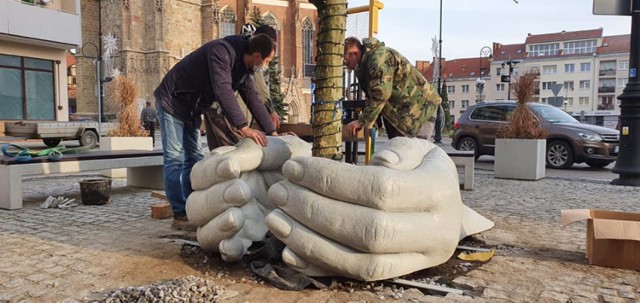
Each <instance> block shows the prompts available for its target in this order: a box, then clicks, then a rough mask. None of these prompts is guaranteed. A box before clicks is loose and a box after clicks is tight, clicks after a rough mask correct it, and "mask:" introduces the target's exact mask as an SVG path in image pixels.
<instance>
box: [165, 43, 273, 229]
mask: <svg viewBox="0 0 640 303" xmlns="http://www.w3.org/2000/svg"><path fill="white" fill-rule="evenodd" d="M274 51H275V46H274V44H273V42H272V41H271V39H270V38H269V37H268V36H266V35H256V36H254V37H252V38H251V39H245V38H243V37H241V36H229V37H225V38H223V39H218V40H213V41H211V42H208V43H206V44H204V45H203V46H201V47H200V48H198V49H197V50H195V51H194V52H192V53H191V54H189V55H187V56H186V57H185V58H184V59H182V60H181V61H180V62H178V63H177V64H176V65H175V66H174V67H173V68H172V69H171V70H170V71H169V72H168V73H167V75H165V77H164V79H163V80H162V82H161V83H160V85H159V86H158V88H156V90H155V92H154V95H155V98H156V108H157V111H158V118H159V120H160V131H161V134H162V146H163V147H162V148H163V152H164V172H163V181H164V188H165V191H166V194H167V199H168V200H169V202H170V203H171V206H172V208H173V216H174V217H173V218H174V220H173V223H172V226H173V227H174V228H178V229H192V228H193V226H192V225H191V224H189V221H188V218H187V216H186V212H185V203H186V199H187V197H188V196H189V194H190V193H191V191H192V189H191V181H190V174H191V168H192V167H193V165H194V164H195V163H196V162H198V161H200V160H201V159H202V158H203V157H204V156H203V152H202V146H201V144H200V132H199V129H198V128H199V126H200V123H201V115H202V113H203V112H204V111H205V110H206V109H208V108H210V107H211V106H212V104H213V102H214V100H215V101H216V104H217V106H219V107H220V109H221V110H222V111H223V112H224V115H225V117H226V118H227V120H228V121H229V123H231V124H232V125H233V126H234V127H235V128H237V129H239V130H240V132H241V134H242V136H243V137H245V138H251V139H253V140H254V141H255V142H256V143H258V144H260V145H262V146H266V144H267V138H266V137H265V133H267V134H270V135H277V133H276V129H275V127H274V125H273V122H272V121H271V118H270V116H269V113H268V112H267V110H266V108H265V106H264V104H263V103H262V101H261V100H260V98H259V96H258V93H257V92H256V89H255V84H254V83H253V80H252V77H251V74H252V73H253V71H254V70H258V69H259V68H260V67H261V66H262V65H264V64H267V65H268V64H269V61H270V60H271V58H273V55H274ZM234 91H238V92H239V93H240V95H241V96H242V99H243V100H244V101H245V103H246V104H247V107H248V108H249V110H250V111H251V113H252V114H253V116H254V117H255V119H256V121H257V122H258V125H259V126H260V128H261V129H262V130H263V131H264V132H265V133H263V132H261V131H258V130H255V129H252V128H250V127H249V125H248V121H247V118H246V117H245V115H244V114H243V113H242V110H241V109H240V106H239V105H238V101H237V100H236V98H235V96H234Z"/></svg>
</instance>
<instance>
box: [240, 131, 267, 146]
mask: <svg viewBox="0 0 640 303" xmlns="http://www.w3.org/2000/svg"><path fill="white" fill-rule="evenodd" d="M240 132H241V133H242V136H243V137H244V138H250V139H251V140H253V141H254V142H256V143H257V144H260V145H261V146H267V136H265V135H264V133H263V132H261V131H259V130H255V129H253V128H251V127H248V126H245V127H243V128H241V129H240Z"/></svg>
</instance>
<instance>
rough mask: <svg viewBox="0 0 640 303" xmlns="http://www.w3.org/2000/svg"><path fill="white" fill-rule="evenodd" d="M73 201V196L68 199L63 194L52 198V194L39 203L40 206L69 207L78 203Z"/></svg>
mask: <svg viewBox="0 0 640 303" xmlns="http://www.w3.org/2000/svg"><path fill="white" fill-rule="evenodd" d="M75 201H76V199H75V198H73V199H68V198H65V197H63V196H58V197H57V198H54V197H52V196H49V197H47V199H46V200H44V202H42V204H40V208H63V209H64V208H71V207H75V206H78V205H79V204H78V203H76V202H75Z"/></svg>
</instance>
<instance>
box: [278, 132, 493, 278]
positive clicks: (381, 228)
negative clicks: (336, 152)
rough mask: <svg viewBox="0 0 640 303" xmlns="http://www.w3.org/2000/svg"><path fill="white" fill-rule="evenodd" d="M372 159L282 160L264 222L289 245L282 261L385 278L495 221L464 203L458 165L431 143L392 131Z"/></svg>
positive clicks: (307, 269)
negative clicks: (357, 163) (363, 161)
mask: <svg viewBox="0 0 640 303" xmlns="http://www.w3.org/2000/svg"><path fill="white" fill-rule="evenodd" d="M371 163H372V166H353V165H348V164H345V163H339V162H336V161H332V160H328V159H323V158H300V157H299V158H294V159H292V160H289V161H287V162H286V163H285V164H284V167H283V173H284V175H285V177H286V178H287V179H288V180H287V181H282V182H280V183H277V184H275V185H273V186H272V187H271V189H270V190H269V198H270V200H271V201H272V202H273V203H275V204H276V205H277V207H278V209H276V210H274V211H273V212H271V213H270V214H269V215H268V216H267V218H266V222H267V226H268V227H269V230H270V231H271V232H272V233H273V234H274V235H275V236H276V237H277V238H278V239H280V240H281V241H283V242H284V243H285V244H286V245H287V247H286V248H285V250H284V251H283V252H282V258H283V261H284V262H285V263H287V264H288V265H290V266H291V267H293V268H294V269H296V270H298V271H300V272H302V273H304V274H307V275H310V276H344V277H350V278H354V279H358V280H365V281H372V280H381V279H387V278H391V277H397V276H400V275H404V274H408V273H411V272H414V271H417V270H421V269H424V268H428V267H432V266H436V265H439V264H442V263H444V262H446V261H447V260H448V259H449V257H450V256H451V255H452V254H453V252H454V250H455V248H456V246H457V243H458V241H459V240H460V239H461V238H462V237H464V236H465V235H468V234H471V233H475V232H480V231H483V230H486V229H488V228H491V227H492V226H493V223H492V222H490V221H488V220H486V219H485V218H484V217H482V216H480V215H478V214H477V213H475V212H474V211H473V210H471V209H468V208H466V207H465V206H464V205H463V204H462V200H461V197H460V190H459V183H458V176H457V170H456V167H455V164H454V163H453V161H452V160H451V159H450V158H449V157H448V156H447V154H446V153H445V152H444V151H443V150H442V149H440V148H439V147H436V146H435V145H433V144H432V143H429V142H428V141H426V140H420V139H409V138H394V139H393V140H390V141H389V142H388V143H387V144H386V145H384V146H383V148H382V149H381V150H380V151H378V152H377V153H376V154H375V155H374V156H373V159H372V161H371ZM465 208H466V209H465ZM463 216H464V217H466V218H465V220H467V219H471V220H474V222H472V223H473V224H469V223H468V222H467V223H465V225H464V226H463Z"/></svg>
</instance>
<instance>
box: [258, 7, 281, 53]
mask: <svg viewBox="0 0 640 303" xmlns="http://www.w3.org/2000/svg"><path fill="white" fill-rule="evenodd" d="M262 22H264V24H266V25H269V26H271V27H273V29H275V30H276V36H277V37H278V43H276V56H279V50H278V45H279V44H280V40H282V36H281V35H280V25H279V24H278V20H277V19H276V17H275V16H274V15H273V14H271V13H270V12H267V13H265V14H264V15H263V16H262Z"/></svg>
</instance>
